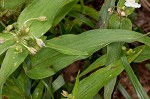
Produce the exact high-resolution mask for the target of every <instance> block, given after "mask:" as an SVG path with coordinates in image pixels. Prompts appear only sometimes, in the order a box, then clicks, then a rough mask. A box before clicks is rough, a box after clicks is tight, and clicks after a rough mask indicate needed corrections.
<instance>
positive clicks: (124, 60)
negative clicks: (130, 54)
mask: <svg viewBox="0 0 150 99" xmlns="http://www.w3.org/2000/svg"><path fill="white" fill-rule="evenodd" d="M121 61H122V63H123V66H124V68H125V70H126V72H127V74H128V76H129V79H130V81H131V83H132V85H133V87H134V89H135V91H136V93H137V96H138V97H139V98H140V99H149V96H148V95H147V93H146V92H145V90H144V89H143V88H142V85H141V84H140V82H139V80H138V79H137V77H136V75H135V74H134V72H133V70H132V68H131V66H130V64H129V62H128V60H127V57H126V56H125V55H123V56H122V57H121Z"/></svg>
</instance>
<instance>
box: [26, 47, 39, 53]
mask: <svg viewBox="0 0 150 99" xmlns="http://www.w3.org/2000/svg"><path fill="white" fill-rule="evenodd" d="M27 49H28V50H29V52H30V53H31V54H32V55H35V54H36V53H37V50H36V49H35V48H33V47H27Z"/></svg>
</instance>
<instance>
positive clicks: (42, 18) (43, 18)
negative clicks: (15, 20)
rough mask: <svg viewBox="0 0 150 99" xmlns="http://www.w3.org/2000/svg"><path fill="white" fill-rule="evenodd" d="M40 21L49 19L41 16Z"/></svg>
mask: <svg viewBox="0 0 150 99" xmlns="http://www.w3.org/2000/svg"><path fill="white" fill-rule="evenodd" d="M38 20H39V21H46V20H47V18H46V16H40V17H38Z"/></svg>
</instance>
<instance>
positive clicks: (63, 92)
mask: <svg viewBox="0 0 150 99" xmlns="http://www.w3.org/2000/svg"><path fill="white" fill-rule="evenodd" d="M61 94H62V95H63V96H64V97H68V96H69V94H68V92H67V91H65V90H62V93H61Z"/></svg>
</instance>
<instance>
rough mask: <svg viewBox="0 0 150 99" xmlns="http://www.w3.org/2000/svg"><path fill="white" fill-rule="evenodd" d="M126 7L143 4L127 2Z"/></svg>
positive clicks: (138, 6)
mask: <svg viewBox="0 0 150 99" xmlns="http://www.w3.org/2000/svg"><path fill="white" fill-rule="evenodd" d="M124 5H125V6H126V7H133V8H140V7H141V4H138V3H135V2H125V4H124Z"/></svg>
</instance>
